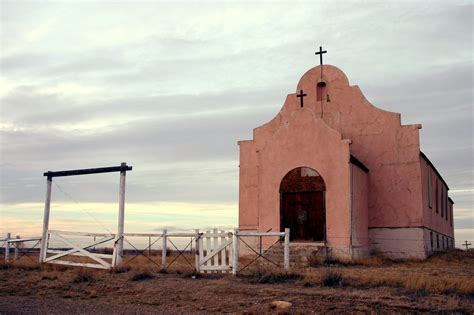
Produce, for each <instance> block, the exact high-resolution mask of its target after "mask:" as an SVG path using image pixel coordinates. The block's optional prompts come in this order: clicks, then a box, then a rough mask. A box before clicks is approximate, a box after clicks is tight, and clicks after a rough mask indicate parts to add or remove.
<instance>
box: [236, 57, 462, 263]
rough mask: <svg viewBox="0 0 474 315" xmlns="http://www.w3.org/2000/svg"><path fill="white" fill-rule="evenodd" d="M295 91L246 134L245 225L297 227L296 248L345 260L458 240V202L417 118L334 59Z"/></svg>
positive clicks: (408, 252)
mask: <svg viewBox="0 0 474 315" xmlns="http://www.w3.org/2000/svg"><path fill="white" fill-rule="evenodd" d="M296 91H297V93H294V94H289V95H288V96H287V98H286V100H285V102H284V104H283V107H282V108H281V110H280V112H279V113H277V115H276V116H275V117H274V118H273V119H272V120H270V121H269V122H268V123H266V124H264V125H262V126H260V127H257V128H255V129H254V132H253V139H252V140H243V141H239V145H240V186H239V192H240V193H239V227H240V229H241V230H251V231H268V230H270V229H271V230H272V231H283V230H284V228H290V242H291V243H290V246H293V247H297V246H300V247H301V246H306V247H311V248H313V249H314V250H316V251H317V250H322V249H324V251H326V252H330V253H331V254H332V255H333V256H335V257H340V258H358V257H364V256H367V255H369V254H371V253H380V254H382V255H385V256H388V257H391V258H425V257H427V256H428V255H430V254H431V253H433V252H435V251H438V250H444V249H447V248H451V247H453V245H454V229H453V201H452V200H451V198H449V197H448V190H449V187H448V185H447V183H446V182H445V181H444V180H443V178H442V177H441V175H440V173H439V172H438V171H437V170H436V168H435V167H434V165H433V164H432V163H431V162H430V160H429V159H428V158H427V157H426V155H425V154H423V153H422V152H421V151H420V129H421V125H420V124H414V125H402V124H401V119H400V114H399V113H394V112H388V111H385V110H383V109H380V108H377V107H375V106H374V105H372V104H371V103H370V102H369V101H368V100H367V99H366V98H365V97H364V95H363V94H362V92H361V90H360V89H359V87H358V86H357V85H350V84H349V81H348V79H347V77H346V75H345V74H344V73H343V72H342V71H341V70H339V69H338V68H336V67H334V66H330V65H320V66H317V67H315V68H312V69H310V70H309V71H308V72H306V73H305V74H304V75H303V76H302V78H301V79H300V81H299V82H298V85H297V88H296Z"/></svg>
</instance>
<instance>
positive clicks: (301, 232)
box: [280, 167, 326, 242]
mask: <svg viewBox="0 0 474 315" xmlns="http://www.w3.org/2000/svg"><path fill="white" fill-rule="evenodd" d="M325 191H326V186H325V184H324V180H323V178H322V177H321V176H320V175H319V173H318V172H317V171H316V170H314V169H312V168H309V167H298V168H295V169H293V170H291V171H290V172H288V173H287V174H286V175H285V177H283V179H282V181H281V183H280V229H281V230H282V231H283V230H284V228H290V240H291V241H297V242H298V241H300V242H301V241H303V242H304V241H306V242H318V241H324V240H325V239H326V207H325Z"/></svg>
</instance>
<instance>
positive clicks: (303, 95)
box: [296, 90, 306, 107]
mask: <svg viewBox="0 0 474 315" xmlns="http://www.w3.org/2000/svg"><path fill="white" fill-rule="evenodd" d="M305 96H306V94H303V90H300V94H297V95H296V97H300V105H301V107H303V97H305Z"/></svg>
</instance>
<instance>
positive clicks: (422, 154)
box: [420, 150, 449, 190]
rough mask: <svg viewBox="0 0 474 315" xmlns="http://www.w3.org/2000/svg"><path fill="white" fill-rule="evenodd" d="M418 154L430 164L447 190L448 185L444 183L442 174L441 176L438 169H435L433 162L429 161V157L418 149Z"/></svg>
mask: <svg viewBox="0 0 474 315" xmlns="http://www.w3.org/2000/svg"><path fill="white" fill-rule="evenodd" d="M420 156H421V157H422V158H423V159H424V160H425V161H426V162H427V163H428V165H429V166H431V167H432V168H433V170H434V171H435V173H436V175H438V177H439V178H440V179H441V181H442V182H443V183H444V184H445V185H446V188H447V189H448V190H449V186H448V184H447V183H446V181H445V180H444V178H443V176H441V174H440V173H439V172H438V170H437V169H436V167H435V166H434V165H433V163H431V161H430V159H428V157H427V156H426V155H425V154H424V153H423V152H422V151H421V150H420Z"/></svg>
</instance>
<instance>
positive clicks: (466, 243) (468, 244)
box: [462, 241, 471, 249]
mask: <svg viewBox="0 0 474 315" xmlns="http://www.w3.org/2000/svg"><path fill="white" fill-rule="evenodd" d="M462 245H463V246H466V249H468V248H469V246H471V243H468V242H467V241H464V244H462Z"/></svg>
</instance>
